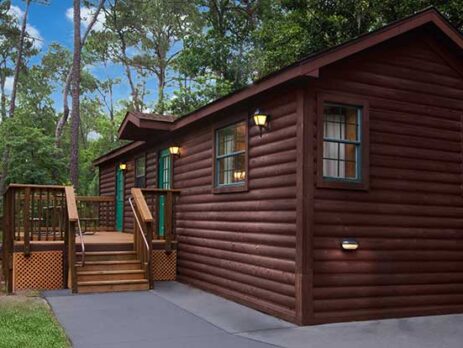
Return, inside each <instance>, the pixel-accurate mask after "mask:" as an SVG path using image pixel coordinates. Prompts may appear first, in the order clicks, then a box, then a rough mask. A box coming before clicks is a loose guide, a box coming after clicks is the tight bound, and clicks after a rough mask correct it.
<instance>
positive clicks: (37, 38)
mask: <svg viewBox="0 0 463 348" xmlns="http://www.w3.org/2000/svg"><path fill="white" fill-rule="evenodd" d="M8 14H9V15H10V16H12V17H15V18H16V20H17V25H18V28H19V27H20V21H21V18H22V17H23V16H24V11H23V10H21V9H20V8H19V7H18V6H14V5H11V6H10V9H9V10H8ZM26 32H27V34H28V36H29V37H30V38H31V39H32V40H33V45H34V47H35V48H37V49H41V48H42V46H43V37H42V35H40V32H39V30H38V29H37V28H36V27H34V26H33V25H31V24H29V23H27V26H26Z"/></svg>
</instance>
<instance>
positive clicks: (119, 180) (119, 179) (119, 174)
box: [116, 166, 124, 231]
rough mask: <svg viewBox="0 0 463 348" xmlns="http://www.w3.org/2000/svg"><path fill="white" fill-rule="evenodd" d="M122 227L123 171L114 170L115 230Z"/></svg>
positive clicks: (120, 229)
mask: <svg viewBox="0 0 463 348" xmlns="http://www.w3.org/2000/svg"><path fill="white" fill-rule="evenodd" d="M123 228H124V171H123V170H121V169H120V168H119V166H117V170H116V230H118V231H122V229H123Z"/></svg>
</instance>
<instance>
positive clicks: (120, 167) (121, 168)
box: [119, 163, 127, 170]
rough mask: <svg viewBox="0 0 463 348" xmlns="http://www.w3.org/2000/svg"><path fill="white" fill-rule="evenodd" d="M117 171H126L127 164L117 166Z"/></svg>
mask: <svg viewBox="0 0 463 348" xmlns="http://www.w3.org/2000/svg"><path fill="white" fill-rule="evenodd" d="M119 169H120V170H127V164H126V163H120V164H119Z"/></svg>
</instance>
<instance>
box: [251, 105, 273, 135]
mask: <svg viewBox="0 0 463 348" xmlns="http://www.w3.org/2000/svg"><path fill="white" fill-rule="evenodd" d="M252 120H253V122H254V125H256V126H257V127H259V132H260V136H262V130H263V129H264V128H265V129H266V130H267V129H268V126H269V121H270V115H268V114H266V113H264V112H261V111H260V110H259V109H257V110H256V111H255V112H254V114H253V115H252Z"/></svg>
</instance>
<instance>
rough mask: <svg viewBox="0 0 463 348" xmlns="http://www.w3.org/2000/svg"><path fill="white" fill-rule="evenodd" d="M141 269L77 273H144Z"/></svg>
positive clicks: (82, 272)
mask: <svg viewBox="0 0 463 348" xmlns="http://www.w3.org/2000/svg"><path fill="white" fill-rule="evenodd" d="M144 272H145V271H144V270H142V269H127V270H115V271H78V272H77V275H78V276H79V275H106V274H127V273H130V274H134V273H144Z"/></svg>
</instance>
